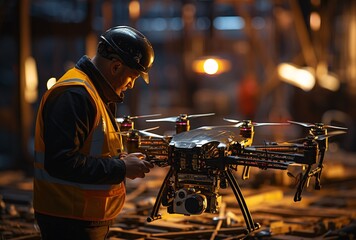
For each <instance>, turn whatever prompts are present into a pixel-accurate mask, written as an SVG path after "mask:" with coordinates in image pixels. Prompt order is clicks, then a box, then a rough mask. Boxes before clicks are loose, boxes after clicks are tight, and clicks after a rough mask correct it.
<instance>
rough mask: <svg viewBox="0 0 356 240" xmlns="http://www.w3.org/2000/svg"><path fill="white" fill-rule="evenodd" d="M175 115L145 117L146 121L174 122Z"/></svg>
mask: <svg viewBox="0 0 356 240" xmlns="http://www.w3.org/2000/svg"><path fill="white" fill-rule="evenodd" d="M176 120H177V117H166V118H157V119H147V120H146V122H176Z"/></svg>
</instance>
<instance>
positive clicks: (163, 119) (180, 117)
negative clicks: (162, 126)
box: [146, 113, 215, 122]
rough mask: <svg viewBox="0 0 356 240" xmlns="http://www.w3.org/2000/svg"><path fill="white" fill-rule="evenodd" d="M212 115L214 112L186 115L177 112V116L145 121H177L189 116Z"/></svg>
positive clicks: (186, 118)
mask: <svg viewBox="0 0 356 240" xmlns="http://www.w3.org/2000/svg"><path fill="white" fill-rule="evenodd" d="M212 115H215V113H203V114H192V115H187V114H185V113H183V114H179V116H175V117H166V118H157V119H148V120H146V122H178V121H182V120H188V119H190V118H196V117H206V116H212Z"/></svg>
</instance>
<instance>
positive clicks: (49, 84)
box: [47, 77, 57, 89]
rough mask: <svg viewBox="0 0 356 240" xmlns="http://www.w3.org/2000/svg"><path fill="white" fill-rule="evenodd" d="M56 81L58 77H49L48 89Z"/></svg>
mask: <svg viewBox="0 0 356 240" xmlns="http://www.w3.org/2000/svg"><path fill="white" fill-rule="evenodd" d="M56 82H57V79H56V78H54V77H52V78H50V79H48V81H47V89H50V88H51V87H52V86H53V85H54V84H55V83H56Z"/></svg>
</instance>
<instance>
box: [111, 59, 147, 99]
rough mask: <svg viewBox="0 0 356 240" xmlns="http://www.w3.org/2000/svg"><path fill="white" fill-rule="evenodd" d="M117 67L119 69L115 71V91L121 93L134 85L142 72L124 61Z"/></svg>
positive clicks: (113, 84)
mask: <svg viewBox="0 0 356 240" xmlns="http://www.w3.org/2000/svg"><path fill="white" fill-rule="evenodd" d="M115 67H117V69H116V70H115V71H113V81H112V86H113V88H114V89H115V92H116V93H117V94H118V95H120V94H121V93H122V92H124V91H126V90H127V89H131V88H133V87H134V85H135V81H136V79H137V78H138V77H139V76H140V73H139V72H138V71H137V70H135V69H131V68H129V67H127V66H126V65H124V64H122V63H119V64H117V65H115Z"/></svg>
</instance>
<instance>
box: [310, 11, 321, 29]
mask: <svg viewBox="0 0 356 240" xmlns="http://www.w3.org/2000/svg"><path fill="white" fill-rule="evenodd" d="M320 25H321V18H320V15H319V13H317V12H312V13H311V14H310V28H311V29H312V30H314V31H318V30H319V29H320Z"/></svg>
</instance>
